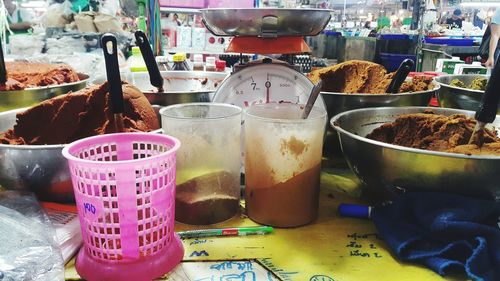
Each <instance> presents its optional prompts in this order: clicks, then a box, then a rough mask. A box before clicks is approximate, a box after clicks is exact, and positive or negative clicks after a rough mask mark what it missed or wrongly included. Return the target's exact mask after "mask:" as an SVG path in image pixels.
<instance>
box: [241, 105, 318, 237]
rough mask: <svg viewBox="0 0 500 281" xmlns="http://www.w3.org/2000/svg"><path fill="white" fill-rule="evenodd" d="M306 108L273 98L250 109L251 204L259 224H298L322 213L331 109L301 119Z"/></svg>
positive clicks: (248, 197) (247, 126)
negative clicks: (323, 160) (321, 188)
mask: <svg viewBox="0 0 500 281" xmlns="http://www.w3.org/2000/svg"><path fill="white" fill-rule="evenodd" d="M302 111H303V108H302V107H301V106H299V105H296V104H272V103H270V104H257V105H252V106H251V107H249V108H247V109H246V110H245V113H244V120H245V121H244V122H245V124H244V131H245V141H244V142H245V181H246V182H245V202H246V203H245V205H246V210H247V214H248V216H249V217H250V218H251V219H252V220H254V221H256V222H258V223H261V224H266V225H272V226H276V227H295V226H301V225H305V224H308V223H310V222H311V221H313V220H314V219H316V217H317V214H318V199H319V181H320V172H321V153H322V148H323V136H324V131H325V124H326V119H327V114H326V111H325V110H324V109H321V108H317V107H314V108H313V109H312V111H311V113H310V115H309V117H308V119H301V118H300V116H301V114H302Z"/></svg>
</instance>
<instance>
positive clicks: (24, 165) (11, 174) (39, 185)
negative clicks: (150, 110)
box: [0, 108, 161, 203]
mask: <svg viewBox="0 0 500 281" xmlns="http://www.w3.org/2000/svg"><path fill="white" fill-rule="evenodd" d="M26 109H27V108H21V109H16V110H10V111H6V112H0V132H4V131H6V130H8V129H11V128H12V127H13V126H14V125H15V123H16V114H17V113H20V112H23V111H25V110H26ZM156 131H157V132H161V129H159V130H156ZM156 131H155V132H156ZM63 147H64V144H54V145H7V144H0V187H1V188H4V189H20V190H32V191H33V192H35V194H36V195H37V196H38V198H40V199H41V200H48V201H54V202H61V203H70V202H74V195H73V187H72V183H71V175H70V173H69V169H68V164H67V160H66V159H65V158H64V157H63V156H62V149H63Z"/></svg>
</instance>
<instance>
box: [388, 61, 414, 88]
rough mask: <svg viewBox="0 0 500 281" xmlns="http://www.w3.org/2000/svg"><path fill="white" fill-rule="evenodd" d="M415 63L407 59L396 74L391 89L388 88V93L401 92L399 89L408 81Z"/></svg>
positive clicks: (390, 85)
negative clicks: (407, 78)
mask: <svg viewBox="0 0 500 281" xmlns="http://www.w3.org/2000/svg"><path fill="white" fill-rule="evenodd" d="M414 64H415V62H414V61H413V60H411V59H405V60H404V61H403V62H402V63H401V64H400V65H399V68H398V70H397V71H396V74H394V77H393V78H392V81H391V83H390V84H389V87H387V91H386V93H391V94H396V93H398V92H399V88H401V85H403V82H404V81H405V80H406V77H407V76H408V74H409V73H410V71H411V69H412V68H413V65H414Z"/></svg>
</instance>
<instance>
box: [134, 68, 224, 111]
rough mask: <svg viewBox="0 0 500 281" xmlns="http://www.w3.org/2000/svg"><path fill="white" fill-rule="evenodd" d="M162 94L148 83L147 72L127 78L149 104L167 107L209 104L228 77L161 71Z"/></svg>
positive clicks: (202, 72) (214, 73) (216, 73)
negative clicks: (182, 104) (193, 103)
mask: <svg viewBox="0 0 500 281" xmlns="http://www.w3.org/2000/svg"><path fill="white" fill-rule="evenodd" d="M161 75H162V76H163V78H164V82H163V83H164V84H163V87H164V89H165V91H164V92H162V93H158V90H157V89H156V88H155V87H154V86H152V85H151V83H150V82H149V74H148V73H147V72H135V73H132V75H131V76H129V77H127V76H125V77H127V80H128V82H130V83H132V84H133V85H135V86H136V87H137V88H139V89H140V90H141V91H142V92H143V93H144V95H145V96H146V98H147V99H148V100H149V102H150V103H151V104H154V105H160V106H167V105H171V104H178V103H188V102H210V101H211V100H212V95H213V93H214V92H215V90H216V89H217V87H218V86H219V85H220V84H221V83H222V81H223V80H224V79H225V78H226V77H227V76H228V73H225V72H204V71H162V72H161Z"/></svg>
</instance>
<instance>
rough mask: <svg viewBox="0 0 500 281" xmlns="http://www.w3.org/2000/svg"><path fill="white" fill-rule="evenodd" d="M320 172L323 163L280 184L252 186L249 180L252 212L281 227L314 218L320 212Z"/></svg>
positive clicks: (254, 217) (253, 216)
mask: <svg viewBox="0 0 500 281" xmlns="http://www.w3.org/2000/svg"><path fill="white" fill-rule="evenodd" d="M253 172H258V171H253ZM262 172H265V171H264V170H263V171H262ZM320 172H321V165H320V164H318V165H316V166H314V167H313V168H311V169H309V170H306V171H304V172H302V173H300V174H298V175H296V176H294V177H292V178H290V179H288V180H287V181H285V182H282V183H279V184H276V185H272V186H252V185H251V183H250V184H248V182H247V185H246V189H245V201H246V210H247V214H248V216H249V217H250V218H251V219H252V220H254V221H256V222H258V223H261V224H266V225H271V226H277V227H295V226H301V225H305V224H308V223H310V222H312V221H313V220H314V219H316V217H317V216H318V200H319V184H320ZM254 176H255V175H254ZM257 176H258V175H257Z"/></svg>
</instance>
